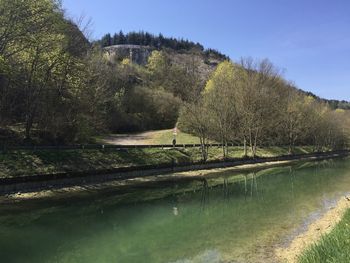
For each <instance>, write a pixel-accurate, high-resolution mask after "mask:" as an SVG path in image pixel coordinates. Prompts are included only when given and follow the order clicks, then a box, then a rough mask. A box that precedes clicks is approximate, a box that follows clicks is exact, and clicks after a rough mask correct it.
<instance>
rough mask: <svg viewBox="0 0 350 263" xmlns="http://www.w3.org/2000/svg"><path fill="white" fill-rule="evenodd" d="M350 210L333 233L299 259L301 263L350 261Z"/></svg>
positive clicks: (324, 237)
mask: <svg viewBox="0 0 350 263" xmlns="http://www.w3.org/2000/svg"><path fill="white" fill-rule="evenodd" d="M349 235H350V210H348V211H347V212H346V213H345V215H344V217H343V219H342V220H341V222H340V223H339V224H338V225H337V226H336V227H335V228H334V229H333V230H332V232H331V233H329V234H328V235H325V236H323V237H322V239H321V241H320V242H318V243H317V244H314V245H312V246H311V247H310V248H308V249H307V250H306V251H305V252H303V254H302V255H301V256H300V257H299V260H298V262H300V263H316V262H334V263H335V262H349V261H350V253H349V250H350V242H349Z"/></svg>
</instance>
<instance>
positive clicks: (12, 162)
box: [0, 147, 311, 178]
mask: <svg viewBox="0 0 350 263" xmlns="http://www.w3.org/2000/svg"><path fill="white" fill-rule="evenodd" d="M287 152H288V150H287V148H284V147H270V148H264V149H259V151H258V155H259V156H261V157H269V156H278V155H283V154H287ZM295 152H296V153H310V152H311V147H299V148H297V149H296V151H295ZM242 156H243V148H242V147H229V156H228V157H229V158H240V157H242ZM219 159H222V149H221V148H219V147H211V148H210V149H209V160H219ZM200 160H201V154H200V150H199V148H186V149H182V148H179V149H173V148H171V149H161V148H159V149H158V148H149V149H123V150H116V149H105V150H90V149H85V150H82V149H79V150H37V151H29V150H18V151H8V152H6V153H0V177H2V178H4V177H17V176H28V175H33V174H49V173H59V172H81V171H88V170H99V169H113V168H118V167H128V166H139V165H155V164H168V163H172V162H175V163H181V162H195V161H200Z"/></svg>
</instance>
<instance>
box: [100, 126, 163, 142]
mask: <svg viewBox="0 0 350 263" xmlns="http://www.w3.org/2000/svg"><path fill="white" fill-rule="evenodd" d="M165 131H168V130H161V131H147V132H141V133H134V134H111V135H108V136H106V137H105V138H103V139H102V142H103V143H106V144H113V145H142V144H153V143H154V139H155V138H156V137H157V135H159V134H160V133H163V132H165ZM169 131H170V130H169Z"/></svg>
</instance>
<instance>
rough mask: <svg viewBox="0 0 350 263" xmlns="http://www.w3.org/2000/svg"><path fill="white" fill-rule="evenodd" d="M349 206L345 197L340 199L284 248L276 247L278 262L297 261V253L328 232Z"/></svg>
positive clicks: (289, 262) (288, 262) (291, 262)
mask: <svg viewBox="0 0 350 263" xmlns="http://www.w3.org/2000/svg"><path fill="white" fill-rule="evenodd" d="M349 208H350V202H349V201H348V199H347V198H346V197H344V198H342V199H340V200H339V201H338V203H337V205H336V206H335V207H332V208H331V209H330V210H329V211H328V212H327V213H326V214H324V215H323V216H322V217H321V218H320V219H318V220H316V221H315V222H313V223H312V224H310V225H309V227H308V229H307V231H306V232H304V233H301V234H300V235H298V236H297V237H296V238H295V239H293V241H292V242H291V244H290V245H289V246H288V247H286V248H277V249H276V256H277V258H278V259H279V261H280V262H287V263H294V262H297V259H298V255H300V254H301V253H302V252H303V251H304V249H306V248H307V247H309V246H310V245H312V244H314V243H316V242H317V241H318V240H320V238H321V237H322V236H323V235H325V234H327V233H329V232H330V231H331V230H332V229H333V228H334V227H335V226H336V225H337V223H339V221H340V220H341V219H342V217H343V215H344V213H345V211H346V210H347V209H349Z"/></svg>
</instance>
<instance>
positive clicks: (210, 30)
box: [63, 0, 350, 100]
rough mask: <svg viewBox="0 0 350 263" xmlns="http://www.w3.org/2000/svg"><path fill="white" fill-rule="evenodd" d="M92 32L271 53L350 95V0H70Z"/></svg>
mask: <svg viewBox="0 0 350 263" xmlns="http://www.w3.org/2000/svg"><path fill="white" fill-rule="evenodd" d="M63 8H64V9H65V10H66V14H67V16H68V17H70V18H73V19H77V18H78V17H81V16H84V17H85V18H86V19H88V18H91V20H92V26H91V29H92V37H93V38H95V39H97V38H100V37H101V36H103V35H104V34H106V33H115V32H119V31H120V30H123V32H129V31H140V30H143V31H148V32H150V33H153V34H158V33H162V34H163V35H164V36H167V37H176V38H185V39H188V40H191V41H194V42H199V43H201V44H202V45H204V47H206V48H214V49H217V50H219V51H220V52H222V53H224V54H226V55H228V56H229V57H230V58H231V59H232V60H233V61H238V60H239V59H240V58H241V57H253V58H257V59H263V58H268V59H269V60H270V61H271V62H272V63H273V64H274V65H275V66H277V67H278V68H280V69H281V70H282V71H283V76H284V77H285V78H286V79H287V80H289V81H292V82H293V83H294V84H295V85H296V86H297V87H298V88H301V89H303V90H306V91H311V92H313V93H315V94H316V95H318V96H320V97H323V98H327V99H339V100H350V1H349V0H332V1H330V0H176V1H175V0H172V1H170V0H132V1H131V0H98V1H97V0H63Z"/></svg>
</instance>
